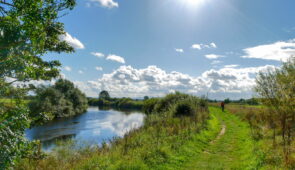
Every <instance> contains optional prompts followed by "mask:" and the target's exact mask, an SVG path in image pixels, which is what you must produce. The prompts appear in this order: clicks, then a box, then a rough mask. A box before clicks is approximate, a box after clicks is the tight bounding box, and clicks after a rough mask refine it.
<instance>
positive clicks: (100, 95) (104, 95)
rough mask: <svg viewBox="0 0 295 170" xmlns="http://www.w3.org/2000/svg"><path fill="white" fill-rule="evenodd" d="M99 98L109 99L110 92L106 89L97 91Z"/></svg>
mask: <svg viewBox="0 0 295 170" xmlns="http://www.w3.org/2000/svg"><path fill="white" fill-rule="evenodd" d="M98 98H99V99H103V100H109V99H110V98H111V96H110V94H109V92H108V91H106V90H103V91H101V92H100V93H99V97H98Z"/></svg>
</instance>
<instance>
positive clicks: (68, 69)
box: [64, 66, 72, 71]
mask: <svg viewBox="0 0 295 170" xmlns="http://www.w3.org/2000/svg"><path fill="white" fill-rule="evenodd" d="M64 69H65V70H66V71H72V68H71V67H70V66H65V67H64Z"/></svg>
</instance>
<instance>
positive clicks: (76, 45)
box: [59, 32, 85, 49]
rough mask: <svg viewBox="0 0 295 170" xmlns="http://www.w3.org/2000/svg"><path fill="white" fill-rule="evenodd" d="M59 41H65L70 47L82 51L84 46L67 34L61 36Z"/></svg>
mask: <svg viewBox="0 0 295 170" xmlns="http://www.w3.org/2000/svg"><path fill="white" fill-rule="evenodd" d="M59 38H60V40H61V41H66V42H67V43H68V44H70V46H72V47H73V48H76V49H84V48H85V47H84V45H83V44H82V43H81V42H80V41H79V40H78V39H77V38H75V37H72V36H71V35H70V34H69V33H67V32H66V33H65V34H64V35H61V36H60V37H59Z"/></svg>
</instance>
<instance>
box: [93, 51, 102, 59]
mask: <svg viewBox="0 0 295 170" xmlns="http://www.w3.org/2000/svg"><path fill="white" fill-rule="evenodd" d="M91 54H92V55H94V56H96V57H97V58H103V57H104V56H105V55H104V54H103V53H99V52H92V53H91Z"/></svg>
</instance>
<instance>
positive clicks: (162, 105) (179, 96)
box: [155, 92, 189, 112]
mask: <svg viewBox="0 0 295 170" xmlns="http://www.w3.org/2000/svg"><path fill="white" fill-rule="evenodd" d="M188 97H189V95H188V94H183V93H180V92H175V93H171V94H168V95H167V96H165V97H164V98H162V99H161V100H159V102H158V103H157V104H156V106H155V111H156V112H163V111H167V110H168V109H169V108H170V107H171V106H172V105H174V104H176V103H177V102H178V101H181V100H184V99H186V98H188Z"/></svg>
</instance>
